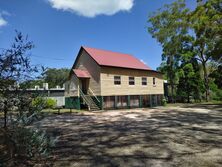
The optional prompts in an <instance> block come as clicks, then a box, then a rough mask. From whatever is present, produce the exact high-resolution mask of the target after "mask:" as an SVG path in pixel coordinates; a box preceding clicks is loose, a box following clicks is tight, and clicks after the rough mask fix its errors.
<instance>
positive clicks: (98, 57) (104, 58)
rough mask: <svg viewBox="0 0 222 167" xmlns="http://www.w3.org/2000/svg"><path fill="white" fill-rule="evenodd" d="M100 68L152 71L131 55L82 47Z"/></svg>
mask: <svg viewBox="0 0 222 167" xmlns="http://www.w3.org/2000/svg"><path fill="white" fill-rule="evenodd" d="M82 49H84V50H85V51H86V52H87V53H88V54H89V55H90V56H91V57H92V58H93V59H94V60H95V61H96V63H97V64H98V65H100V66H111V67H121V68H131V69H140V70H152V69H151V68H150V67H148V66H147V65H145V64H144V63H142V62H141V61H140V60H139V59H137V58H135V57H134V56H132V55H130V54H124V53H118V52H113V51H107V50H102V49H95V48H89V47H82Z"/></svg>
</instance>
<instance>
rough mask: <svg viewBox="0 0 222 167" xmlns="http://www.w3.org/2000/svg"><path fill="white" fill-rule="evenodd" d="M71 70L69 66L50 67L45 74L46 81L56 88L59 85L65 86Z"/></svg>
mask: <svg viewBox="0 0 222 167" xmlns="http://www.w3.org/2000/svg"><path fill="white" fill-rule="evenodd" d="M69 72H70V70H69V69H67V68H61V69H56V68H49V69H47V70H46V71H45V73H44V74H43V78H42V79H43V80H44V82H47V83H49V87H51V88H55V87H56V86H57V85H59V86H61V87H62V86H63V84H64V83H65V81H66V80H67V79H68V76H69Z"/></svg>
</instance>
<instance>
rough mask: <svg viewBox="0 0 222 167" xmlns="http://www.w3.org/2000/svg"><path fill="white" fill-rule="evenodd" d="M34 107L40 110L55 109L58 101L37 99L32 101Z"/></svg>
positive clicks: (43, 98)
mask: <svg viewBox="0 0 222 167" xmlns="http://www.w3.org/2000/svg"><path fill="white" fill-rule="evenodd" d="M32 106H33V107H35V108H38V109H39V108H41V109H46V108H54V107H55V106H56V101H55V100H54V99H50V98H45V97H36V98H34V99H33V100H32Z"/></svg>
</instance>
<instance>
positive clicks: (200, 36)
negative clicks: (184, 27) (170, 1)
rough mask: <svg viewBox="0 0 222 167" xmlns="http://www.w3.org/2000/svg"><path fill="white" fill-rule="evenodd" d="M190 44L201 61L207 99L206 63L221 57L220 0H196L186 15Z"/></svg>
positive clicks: (221, 20) (221, 23) (221, 21)
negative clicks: (195, 6) (189, 31)
mask: <svg viewBox="0 0 222 167" xmlns="http://www.w3.org/2000/svg"><path fill="white" fill-rule="evenodd" d="M187 18H188V23H189V28H190V30H191V33H189V36H190V37H191V39H192V40H191V45H192V46H193V52H194V53H196V54H195V56H194V57H195V58H196V59H197V60H198V61H199V62H200V63H201V65H202V68H203V75H204V85H205V96H206V101H208V100H209V95H210V87H209V73H208V71H207V63H208V62H209V61H212V60H213V59H219V57H221V52H220V51H221V48H220V47H219V46H221V42H222V41H221V34H222V15H221V1H220V0H208V1H206V2H205V3H204V2H203V1H202V0H199V1H198V6H197V8H196V9H195V10H194V11H192V12H190V13H189V14H188V15H187Z"/></svg>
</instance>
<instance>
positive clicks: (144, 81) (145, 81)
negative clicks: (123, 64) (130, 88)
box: [142, 77, 147, 85]
mask: <svg viewBox="0 0 222 167" xmlns="http://www.w3.org/2000/svg"><path fill="white" fill-rule="evenodd" d="M142 85H147V78H146V77H142Z"/></svg>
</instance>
